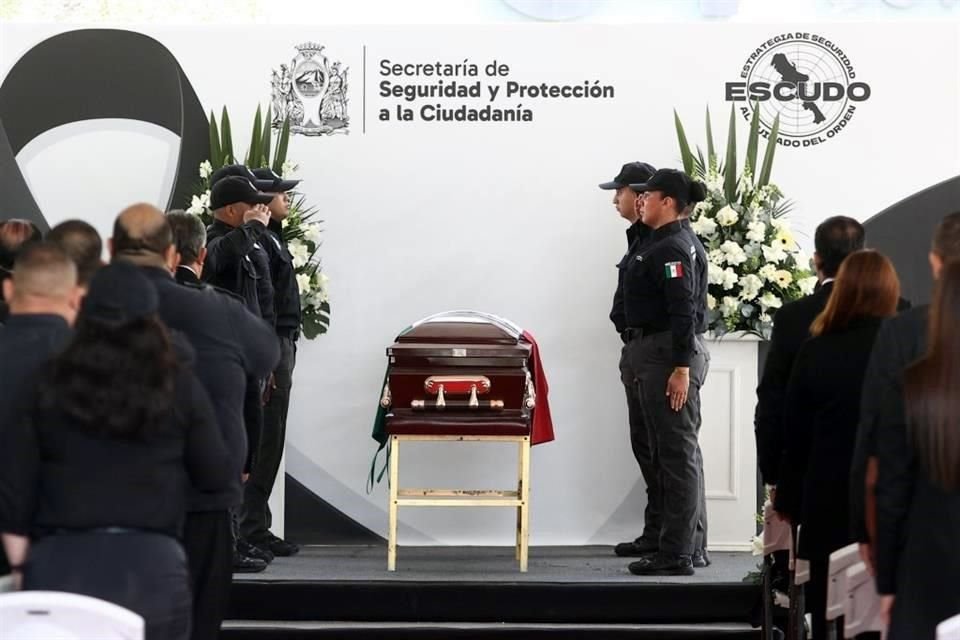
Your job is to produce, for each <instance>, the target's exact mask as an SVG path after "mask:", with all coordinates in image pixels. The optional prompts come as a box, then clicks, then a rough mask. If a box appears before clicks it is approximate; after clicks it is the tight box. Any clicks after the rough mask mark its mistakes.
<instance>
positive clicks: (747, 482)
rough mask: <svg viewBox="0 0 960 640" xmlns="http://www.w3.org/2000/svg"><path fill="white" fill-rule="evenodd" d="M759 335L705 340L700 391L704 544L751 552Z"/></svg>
mask: <svg viewBox="0 0 960 640" xmlns="http://www.w3.org/2000/svg"><path fill="white" fill-rule="evenodd" d="M759 345H760V340H759V338H756V337H754V336H749V335H742V334H732V335H730V334H728V335H727V336H724V337H723V338H720V339H712V340H709V341H708V343H707V346H708V348H709V349H710V371H709V373H708V375H707V382H706V384H705V385H704V388H703V389H701V391H700V396H701V402H702V411H701V415H702V417H703V424H702V426H701V428H700V449H701V450H702V451H703V467H704V474H705V476H706V477H705V485H706V493H707V524H708V532H707V536H708V546H709V548H710V549H713V550H717V551H749V550H750V548H751V541H752V540H753V536H754V534H755V533H756V512H757V451H756V444H755V438H754V432H753V413H754V409H755V407H756V398H757V396H756V389H757V359H758V348H759Z"/></svg>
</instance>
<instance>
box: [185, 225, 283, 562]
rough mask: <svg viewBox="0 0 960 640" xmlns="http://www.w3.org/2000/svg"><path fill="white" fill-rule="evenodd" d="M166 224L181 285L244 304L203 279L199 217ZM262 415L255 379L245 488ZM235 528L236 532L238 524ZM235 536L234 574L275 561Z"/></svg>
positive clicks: (246, 402)
mask: <svg viewBox="0 0 960 640" xmlns="http://www.w3.org/2000/svg"><path fill="white" fill-rule="evenodd" d="M167 223H168V224H169V225H170V230H171V231H172V232H173V243H174V246H176V248H177V266H176V269H175V270H174V272H173V277H174V279H175V280H176V281H177V282H178V283H179V284H182V285H186V286H188V287H194V288H199V289H203V288H212V289H214V290H215V291H217V292H219V293H221V294H223V295H224V296H228V297H231V298H233V299H234V300H239V301H240V302H241V303H242V302H244V300H243V299H242V298H240V297H239V296H236V295H234V294H232V293H230V292H229V291H227V290H226V289H220V288H218V287H214V286H213V285H210V284H207V283H204V282H203V281H202V280H201V279H200V277H201V275H203V265H204V262H205V260H206V257H207V247H206V244H207V232H206V229H204V227H203V222H202V221H201V220H200V218H199V217H197V216H195V215H193V214H189V213H185V212H183V211H176V210H175V211H170V212H168V213H167ZM261 416H262V408H261V398H260V381H259V380H257V379H255V378H247V389H246V394H245V395H244V398H243V422H244V426H245V427H246V430H247V460H246V463H245V464H244V465H243V473H244V476H243V477H244V484H245V485H246V483H249V482H250V474H251V473H252V470H253V466H254V463H255V460H256V459H257V457H258V456H257V452H258V451H259V448H260V435H261V432H262V424H261V423H262V420H261ZM231 517H232V514H231ZM233 527H234V529H236V524H235V523H234V525H233ZM233 537H234V550H233V572H234V573H259V572H261V571H264V570H265V569H266V568H267V565H268V564H269V563H270V561H272V560H273V556H272V555H271V556H267V555H265V554H263V552H262V551H261V550H260V549H257V548H256V547H253V545H251V544H249V543H248V542H246V541H245V540H243V539H242V538H240V537H239V536H237V535H236V531H234V536H233Z"/></svg>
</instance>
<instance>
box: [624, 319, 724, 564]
mask: <svg viewBox="0 0 960 640" xmlns="http://www.w3.org/2000/svg"><path fill="white" fill-rule="evenodd" d="M672 340H673V339H672V336H671V334H670V332H664V333H658V334H654V335H651V336H644V337H641V338H635V339H634V340H631V342H630V343H629V344H628V345H627V350H628V358H629V361H630V366H631V367H632V369H633V372H634V375H635V377H636V380H637V396H638V398H639V403H640V407H641V411H642V414H643V420H644V422H645V423H646V425H647V433H648V435H649V439H650V445H651V450H652V452H653V456H654V458H655V460H657V461H658V463H659V467H658V468H659V484H660V491H661V496H662V502H661V505H662V516H661V522H662V524H661V528H660V545H659V546H660V551H661V552H662V553H665V554H669V555H674V556H676V555H691V554H692V553H693V551H694V550H695V549H698V548H705V547H706V498H705V495H704V478H703V455H702V453H701V452H700V444H699V442H698V440H697V435H698V433H699V430H700V424H701V420H700V387H701V386H702V385H703V382H704V380H705V379H706V375H707V369H708V362H709V355H708V353H707V350H706V347H705V346H704V344H703V343H702V341H701V340H700V339H699V338H698V339H697V351H698V352H697V353H696V355H695V357H694V358H693V361H692V362H691V363H690V387H689V391H688V393H687V402H686V403H685V404H684V406H683V408H682V409H681V410H680V411H674V410H673V409H671V408H670V400H669V398H668V397H667V396H666V390H667V381H668V379H669V378H670V375H671V373H672V372H673V369H674V365H673V362H672V353H673V346H672V345H673V343H672Z"/></svg>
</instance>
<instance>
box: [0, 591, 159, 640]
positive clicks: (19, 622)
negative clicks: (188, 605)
mask: <svg viewBox="0 0 960 640" xmlns="http://www.w3.org/2000/svg"><path fill="white" fill-rule="evenodd" d="M0 629H2V630H3V632H2V634H0V635H2V637H3V640H90V639H91V638H96V640H143V636H144V621H143V617H141V616H140V615H138V614H136V613H134V612H132V611H130V610H128V609H124V608H123V607H121V606H118V605H115V604H113V603H112V602H106V601H104V600H99V599H97V598H91V597H89V596H81V595H77V594H75V593H61V592H59V591H18V592H16V593H5V594H2V595H0Z"/></svg>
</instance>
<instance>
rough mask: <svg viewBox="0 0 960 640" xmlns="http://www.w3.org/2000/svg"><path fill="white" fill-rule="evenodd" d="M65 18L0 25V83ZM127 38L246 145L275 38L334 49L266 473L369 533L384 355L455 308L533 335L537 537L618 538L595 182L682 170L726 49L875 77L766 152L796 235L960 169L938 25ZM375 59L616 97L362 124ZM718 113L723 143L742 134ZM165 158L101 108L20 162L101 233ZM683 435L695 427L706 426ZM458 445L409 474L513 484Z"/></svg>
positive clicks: (949, 69)
mask: <svg viewBox="0 0 960 640" xmlns="http://www.w3.org/2000/svg"><path fill="white" fill-rule="evenodd" d="M65 28H66V27H63V26H44V25H32V26H31V25H22V24H21V25H2V26H0V75H5V74H6V73H7V71H8V70H9V68H10V67H11V66H12V65H13V64H14V62H15V61H16V60H17V59H18V58H19V57H20V56H21V55H22V54H23V53H24V52H25V51H27V50H28V49H29V48H30V47H31V46H33V45H34V44H36V43H37V42H39V41H40V40H42V39H43V38H44V37H47V36H48V35H51V34H53V33H56V32H58V31H61V30H63V29H65ZM137 30H139V31H142V32H144V33H147V34H148V35H151V36H153V37H155V38H157V39H158V40H159V41H161V42H162V43H163V44H165V45H166V46H167V47H168V48H169V49H170V50H171V51H172V52H173V54H174V55H175V56H176V57H177V59H178V60H179V61H180V63H181V65H182V66H183V68H184V70H185V72H186V75H187V76H188V77H189V78H190V81H191V83H192V84H193V86H194V88H195V89H196V91H197V93H198V95H199V97H200V100H201V102H202V103H203V105H204V107H205V108H206V110H207V111H209V110H211V109H213V110H215V111H217V112H219V109H220V107H221V106H222V105H224V104H226V105H227V106H228V107H229V109H230V114H231V118H232V120H233V122H234V127H235V131H234V139H235V142H236V144H238V145H239V146H240V147H241V148H243V146H244V145H245V141H246V140H247V139H248V133H249V129H248V127H249V123H251V122H252V115H253V111H254V109H255V108H256V104H257V102H258V101H259V102H260V103H261V104H262V105H264V107H266V105H267V103H268V101H269V89H270V84H269V80H270V70H271V68H278V67H279V65H280V64H281V63H288V62H289V60H290V59H291V58H292V57H293V55H294V54H295V53H296V52H295V50H294V48H293V47H294V45H296V44H299V43H301V42H304V41H314V42H318V43H321V44H323V45H325V46H326V49H325V53H326V54H327V55H328V56H330V58H331V59H332V60H339V61H341V62H342V63H343V64H344V65H345V66H349V67H350V83H351V89H350V105H349V108H350V116H351V120H352V122H351V126H350V129H351V130H350V133H349V135H339V136H332V137H321V138H304V137H299V136H298V137H294V139H293V140H292V141H291V146H290V157H291V159H294V160H296V161H297V162H298V163H299V165H300V175H301V177H302V178H303V179H304V183H303V190H304V191H305V192H306V193H307V194H308V195H309V198H310V201H311V202H312V203H315V204H316V205H318V206H319V208H320V209H321V211H322V213H323V217H324V218H325V220H326V236H325V245H324V248H323V256H324V268H325V272H326V273H327V274H328V275H329V277H330V288H331V304H332V307H333V325H332V327H331V330H330V332H329V333H328V334H327V335H326V336H324V337H322V338H320V339H318V340H316V341H314V342H301V344H300V351H299V355H298V365H297V370H296V374H295V389H294V395H293V403H292V407H291V413H290V427H289V447H288V457H287V469H288V472H290V473H292V474H293V475H294V476H295V477H296V478H297V479H298V480H300V481H301V482H303V483H304V484H306V485H307V486H308V487H309V488H311V489H312V490H313V491H315V492H316V493H318V494H319V495H321V496H323V497H324V498H325V499H326V500H328V501H329V502H331V503H332V504H334V505H335V506H336V507H338V508H340V509H341V510H342V511H344V512H345V513H347V514H348V515H350V516H352V517H353V518H355V519H356V520H358V521H359V522H361V523H363V524H365V525H367V526H369V527H370V528H372V529H374V530H375V531H378V532H380V533H381V534H383V533H385V531H386V512H385V506H386V495H385V493H386V487H385V485H381V486H378V487H377V489H376V491H375V492H374V493H373V494H372V495H366V494H365V492H364V483H365V479H366V472H367V470H368V468H369V462H370V457H371V455H372V453H373V451H374V448H375V445H374V443H373V441H372V440H371V439H370V438H369V432H370V426H371V422H372V419H373V414H374V411H375V408H376V407H375V403H376V400H377V398H378V393H379V384H380V382H381V380H382V375H383V369H384V366H385V363H386V360H385V356H384V348H385V347H386V346H387V345H388V344H389V343H390V342H391V341H392V339H393V337H394V336H395V334H396V333H397V332H398V331H399V330H400V329H402V328H403V327H405V326H406V325H408V324H409V323H410V322H412V321H414V320H416V319H419V318H420V317H423V316H426V315H428V314H431V313H434V312H437V311H441V310H445V309H449V308H476V309H481V310H484V311H489V312H492V313H496V314H499V315H502V316H505V317H508V318H510V319H511V320H513V321H515V322H517V323H518V324H520V325H522V326H524V327H525V328H527V329H529V330H530V331H531V332H532V333H533V334H534V335H535V336H536V337H537V338H538V340H539V342H540V344H541V347H542V351H543V358H544V364H545V366H546V370H547V373H548V376H549V380H550V386H551V395H550V400H551V405H552V409H553V415H554V420H555V424H556V431H557V440H556V442H554V443H551V444H547V445H543V446H541V447H536V448H535V449H534V455H533V487H532V491H533V497H532V522H531V526H532V542H533V543H534V544H581V543H586V542H611V541H614V540H619V539H628V538H630V537H632V536H634V535H636V533H637V532H638V531H639V526H640V524H639V523H640V522H641V517H642V507H643V505H642V501H641V500H642V499H641V493H640V487H641V485H640V484H639V473H638V470H637V468H636V463H635V462H634V460H633V457H632V454H631V453H630V447H629V443H628V435H627V425H626V409H625V406H624V401H623V390H622V387H621V384H620V381H619V373H618V371H617V359H618V355H619V340H618V338H617V337H616V335H615V334H614V332H613V331H612V328H611V326H610V324H609V321H608V320H607V313H608V311H609V305H610V298H611V295H612V291H613V287H614V285H615V276H616V274H615V268H614V265H615V263H616V262H617V260H618V259H619V257H620V255H621V254H622V252H623V249H624V237H623V233H622V232H623V229H624V223H623V222H622V221H621V220H619V219H618V217H617V214H616V212H615V211H614V209H613V206H612V204H611V203H610V196H611V194H610V192H604V191H600V190H598V189H597V187H596V185H597V183H599V182H601V181H606V180H609V179H610V178H612V176H613V175H614V174H615V173H616V172H617V170H618V169H619V167H620V165H621V164H622V163H623V162H626V161H630V160H644V161H647V162H650V163H652V164H654V165H656V166H678V165H679V160H678V151H677V145H676V139H675V133H674V129H673V119H672V118H673V116H672V110H673V109H674V108H676V109H677V110H678V111H679V113H680V114H681V116H682V117H683V119H684V122H685V123H686V124H687V126H688V134H689V135H690V136H691V138H692V139H694V140H697V141H702V140H703V130H702V126H703V125H702V122H703V110H704V107H705V106H706V105H707V104H709V105H710V106H711V109H712V111H713V113H714V128H715V132H717V134H718V137H720V138H723V137H724V133H723V132H725V130H726V126H725V122H726V117H727V115H728V109H729V107H728V105H727V104H726V103H724V102H723V100H724V82H725V81H728V80H736V79H738V74H739V70H740V68H741V66H742V65H743V62H744V60H745V59H746V57H747V56H748V55H749V53H750V52H751V51H752V49H753V48H754V47H755V46H757V45H759V44H760V43H762V42H764V41H765V40H767V39H768V38H769V37H771V36H773V35H775V34H778V33H782V32H787V31H789V32H795V31H804V30H805V31H811V32H817V33H823V34H825V35H828V36H829V37H831V38H832V39H833V40H834V41H836V42H838V43H840V44H841V46H842V47H843V49H844V51H845V52H846V53H847V54H848V55H849V56H850V58H851V61H852V62H853V64H854V66H855V67H856V72H857V77H858V79H862V80H864V81H866V82H868V83H869V84H870V85H871V87H872V97H871V98H870V100H869V101H867V102H866V103H863V105H862V106H861V107H860V108H858V110H857V113H856V117H855V118H854V119H853V121H852V122H851V123H850V125H849V126H848V127H847V128H846V130H845V131H844V132H843V133H842V135H839V136H837V137H836V138H835V139H833V140H830V141H829V142H827V143H826V144H823V145H820V146H816V147H812V148H806V149H785V148H781V149H779V150H778V154H777V161H776V162H775V165H774V180H775V181H776V182H777V183H778V184H779V185H780V186H781V188H782V189H783V191H784V192H785V193H786V194H787V196H788V197H790V198H791V199H793V200H794V201H795V202H796V208H795V211H794V213H793V214H792V220H793V222H794V225H795V227H796V228H797V229H798V232H799V233H798V235H799V239H800V242H801V244H803V245H804V247H805V248H806V249H808V250H810V249H811V248H812V247H811V246H810V245H811V236H812V230H813V228H814V227H815V225H816V224H817V222H818V221H819V220H821V219H822V218H824V217H826V216H828V215H832V214H838V213H843V214H847V215H852V216H854V217H857V218H860V219H865V218H867V217H869V216H870V215H872V214H873V213H876V212H878V211H879V210H881V209H882V208H884V207H885V206H887V205H889V204H892V203H893V202H896V201H898V200H900V199H901V198H903V197H906V196H908V195H910V194H912V193H914V192H916V191H918V190H920V189H922V188H923V187H926V186H928V185H931V184H934V183H936V182H938V181H940V180H942V179H945V178H947V177H950V176H953V175H955V174H956V173H957V169H958V162H957V150H958V128H957V124H956V113H957V109H958V106H960V105H958V100H957V80H958V74H957V33H956V27H954V26H950V25H936V24H911V25H876V24H874V25H867V24H849V23H848V24H837V25H824V24H820V25H817V26H815V27H813V26H811V27H808V28H805V27H804V26H803V25H796V24H790V25H722V26H720V25H692V26H691V25H686V26H681V25H644V26H642V27H636V26H631V27H617V26H601V25H531V26H496V27H459V26H458V27H443V26H430V27H402V28H401V27H398V28H385V27H330V28H323V27H310V28H303V27H271V28H269V29H268V30H261V29H257V28H254V27H237V28H208V27H204V28H202V29H190V28H167V29H160V28H150V27H143V28H138V29H137ZM364 47H366V60H367V68H366V123H365V128H366V132H365V133H364V132H363V128H364V127H363V111H364V110H363V52H364ZM383 58H387V59H390V60H392V61H396V62H432V61H440V62H450V63H455V62H461V61H462V60H463V59H464V58H469V59H470V61H471V62H474V63H476V64H478V65H480V67H481V74H482V73H483V65H485V64H486V63H487V62H489V61H491V60H493V59H496V60H498V61H500V62H504V63H506V64H508V65H509V66H510V69H511V72H510V76H509V78H510V79H513V80H517V81H519V82H523V83H529V84H539V83H542V82H547V83H557V84H573V85H578V84H581V83H582V82H583V81H585V80H589V81H591V82H592V81H594V80H599V81H600V84H601V85H608V84H609V85H613V86H614V87H615V98H614V99H610V100H577V99H570V100H560V99H522V100H516V101H514V100H512V99H511V100H506V101H503V100H501V101H498V102H499V103H500V106H504V107H513V106H514V105H515V104H516V103H521V102H522V103H523V105H524V107H527V108H531V109H532V110H533V111H534V120H533V122H531V123H427V122H393V121H391V122H380V121H378V119H377V118H376V115H377V112H378V110H379V109H380V108H381V106H384V107H388V108H390V109H391V110H392V108H393V105H394V104H396V103H397V102H399V100H396V99H384V98H380V97H378V96H377V84H378V83H379V81H380V80H381V78H380V76H379V75H378V71H379V66H378V62H379V60H380V59H383ZM479 79H480V80H481V81H484V82H485V81H486V79H485V78H483V77H482V75H481V77H480V78H479ZM430 80H431V79H429V78H423V79H421V80H420V82H427V81H430ZM471 80H472V79H471ZM444 102H445V103H448V104H452V105H456V104H460V103H461V101H460V100H444ZM478 106H479V105H478ZM738 123H739V126H740V133H741V140H743V138H742V136H744V135H745V132H746V125H745V123H743V121H742V119H740V118H738ZM91 141H93V142H94V144H93V148H94V149H95V151H94V152H93V153H91ZM721 144H722V142H721ZM744 147H745V141H742V142H741V145H740V148H741V150H742V149H743V148H744ZM175 153H176V140H175V138H174V137H173V136H172V135H171V134H169V133H168V132H166V131H163V130H160V129H157V128H155V127H152V126H150V125H144V124H142V123H140V124H139V125H138V124H136V123H129V122H117V121H97V122H87V123H79V124H74V125H69V126H68V127H63V128H61V129H58V130H55V131H53V132H50V133H48V134H46V135H44V136H43V137H41V138H38V139H37V140H35V141H34V142H33V143H31V144H30V145H28V147H27V148H26V149H24V150H23V151H22V152H21V154H20V155H19V157H18V162H19V163H20V164H21V167H22V168H23V170H24V173H25V174H26V177H27V179H28V181H29V183H30V185H31V188H32V190H33V192H34V194H35V196H36V197H37V200H38V202H39V203H40V205H41V207H42V208H43V210H44V213H45V215H46V216H47V219H48V220H49V221H50V222H51V224H55V223H56V222H57V221H59V220H62V219H65V218H68V217H83V218H86V219H88V220H91V221H92V222H94V223H95V224H96V225H97V226H98V227H99V228H100V229H101V230H102V231H103V232H104V233H105V235H109V228H110V224H111V221H112V219H113V216H114V215H115V214H116V212H117V211H118V210H119V209H120V208H122V207H123V206H124V205H126V204H128V203H130V202H132V201H135V200H147V201H153V202H157V203H158V204H159V203H161V202H162V201H163V199H164V197H163V195H161V194H166V193H167V192H168V191H169V186H168V185H169V184H171V183H172V180H173V175H172V170H173V169H172V167H173V166H174V165H173V163H172V159H173V158H174V157H175ZM741 157H742V153H741ZM918 259H923V257H922V256H918ZM749 417H750V416H748V415H747V416H745V419H749ZM703 428H704V430H709V429H710V416H705V424H704V427H703ZM744 428H747V429H749V425H745V427H744ZM438 446H439V445H438ZM472 448H473V447H464V448H463V449H449V448H445V449H442V450H441V449H437V448H435V447H431V446H422V447H420V448H419V449H418V450H417V451H414V450H413V449H408V450H407V451H406V452H405V456H404V470H405V472H406V473H407V474H408V475H407V476H406V477H405V483H407V484H413V485H418V484H421V483H423V482H427V478H428V477H429V478H430V479H431V480H438V481H439V482H441V483H452V482H453V481H454V479H455V478H459V477H462V475H463V474H468V476H469V477H471V478H473V479H474V481H475V484H476V485H484V484H491V483H493V482H494V481H495V480H496V479H497V478H500V479H502V480H503V481H504V482H506V481H507V480H508V479H509V478H510V477H511V474H512V472H513V469H514V465H515V462H514V460H513V458H512V457H511V454H512V449H509V450H508V449H501V450H498V449H496V447H492V448H491V449H490V450H483V451H481V452H477V451H472V450H471V449H472ZM500 454H504V455H500ZM708 473H709V471H708ZM401 517H402V523H403V526H404V528H405V529H402V530H401V541H402V542H431V541H439V542H442V543H507V542H509V541H510V540H511V538H512V516H511V515H510V514H509V513H507V512H506V511H504V512H503V513H496V512H494V510H483V513H480V514H471V513H468V512H462V511H460V512H458V511H450V510H442V511H429V510H415V509H409V510H407V511H406V512H403V511H402V512H401Z"/></svg>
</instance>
